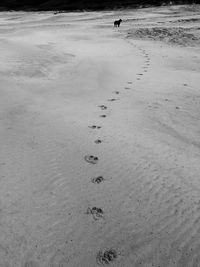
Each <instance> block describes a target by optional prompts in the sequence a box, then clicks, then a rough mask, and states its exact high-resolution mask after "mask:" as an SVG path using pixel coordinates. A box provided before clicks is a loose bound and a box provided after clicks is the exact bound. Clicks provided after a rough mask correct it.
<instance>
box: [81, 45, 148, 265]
mask: <svg viewBox="0 0 200 267" xmlns="http://www.w3.org/2000/svg"><path fill="white" fill-rule="evenodd" d="M138 49H139V50H140V51H141V54H142V56H143V57H144V59H145V61H144V63H145V64H144V66H142V72H141V73H137V77H136V79H137V80H141V77H142V76H143V75H144V74H145V73H146V72H148V68H149V66H150V58H149V55H148V54H147V53H146V51H145V50H144V49H143V48H140V47H139V48H138ZM132 84H133V82H131V81H129V82H127V86H125V87H124V89H125V90H131V85H132ZM120 93H121V92H120V91H114V92H113V94H114V95H120ZM116 100H119V98H115V97H112V98H109V99H107V101H108V102H114V101H116ZM98 107H99V108H100V109H101V110H102V111H104V112H105V111H106V110H108V106H107V105H100V106H98ZM100 117H101V118H106V117H107V115H106V114H102V115H100ZM88 127H89V128H90V129H92V130H100V129H101V128H102V126H101V125H90V126H88ZM94 142H95V144H101V143H102V142H103V141H102V140H101V139H96V140H95V141H94ZM84 160H85V161H86V162H87V163H88V164H92V165H94V164H97V163H98V162H99V160H100V159H99V157H98V156H94V155H85V157H84ZM104 181H105V178H104V177H103V176H102V175H100V176H97V177H93V178H92V179H91V182H92V183H94V184H96V185H97V184H100V183H102V182H104ZM86 214H89V215H91V216H92V217H93V219H94V220H95V221H96V220H100V219H103V218H104V211H103V209H102V208H100V207H95V206H94V207H88V209H87V211H86ZM118 256H119V252H117V251H116V250H115V249H112V248H110V249H106V250H101V251H99V252H98V253H97V256H96V262H97V264H99V265H108V264H111V263H112V262H113V261H115V260H117V258H118Z"/></svg>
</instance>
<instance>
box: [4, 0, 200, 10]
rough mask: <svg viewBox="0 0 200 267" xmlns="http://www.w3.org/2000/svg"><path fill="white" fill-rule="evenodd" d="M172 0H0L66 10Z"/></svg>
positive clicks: (181, 0) (7, 5)
mask: <svg viewBox="0 0 200 267" xmlns="http://www.w3.org/2000/svg"><path fill="white" fill-rule="evenodd" d="M167 2H170V0H0V7H1V9H2V8H6V9H38V10H52V9H66V10H76V9H78V10H83V9H86V10H98V9H112V8H120V7H129V6H130V7H134V6H138V5H143V6H148V5H160V4H162V3H167ZM173 2H175V3H177V4H180V3H195V2H196V3H200V0H175V1H173Z"/></svg>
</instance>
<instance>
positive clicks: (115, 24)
mask: <svg viewBox="0 0 200 267" xmlns="http://www.w3.org/2000/svg"><path fill="white" fill-rule="evenodd" d="M121 22H122V20H121V19H119V20H115V22H114V26H115V27H119V26H120V24H121Z"/></svg>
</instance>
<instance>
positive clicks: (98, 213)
mask: <svg viewBox="0 0 200 267" xmlns="http://www.w3.org/2000/svg"><path fill="white" fill-rule="evenodd" d="M86 214H91V215H92V216H93V219H94V220H95V221H97V220H99V219H102V218H103V216H104V212H103V210H102V209H101V208H97V207H93V208H88V209H87V212H86Z"/></svg>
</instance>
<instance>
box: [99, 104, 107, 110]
mask: <svg viewBox="0 0 200 267" xmlns="http://www.w3.org/2000/svg"><path fill="white" fill-rule="evenodd" d="M99 107H100V108H101V109H102V110H105V109H107V107H106V106H104V105H101V106H99Z"/></svg>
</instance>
